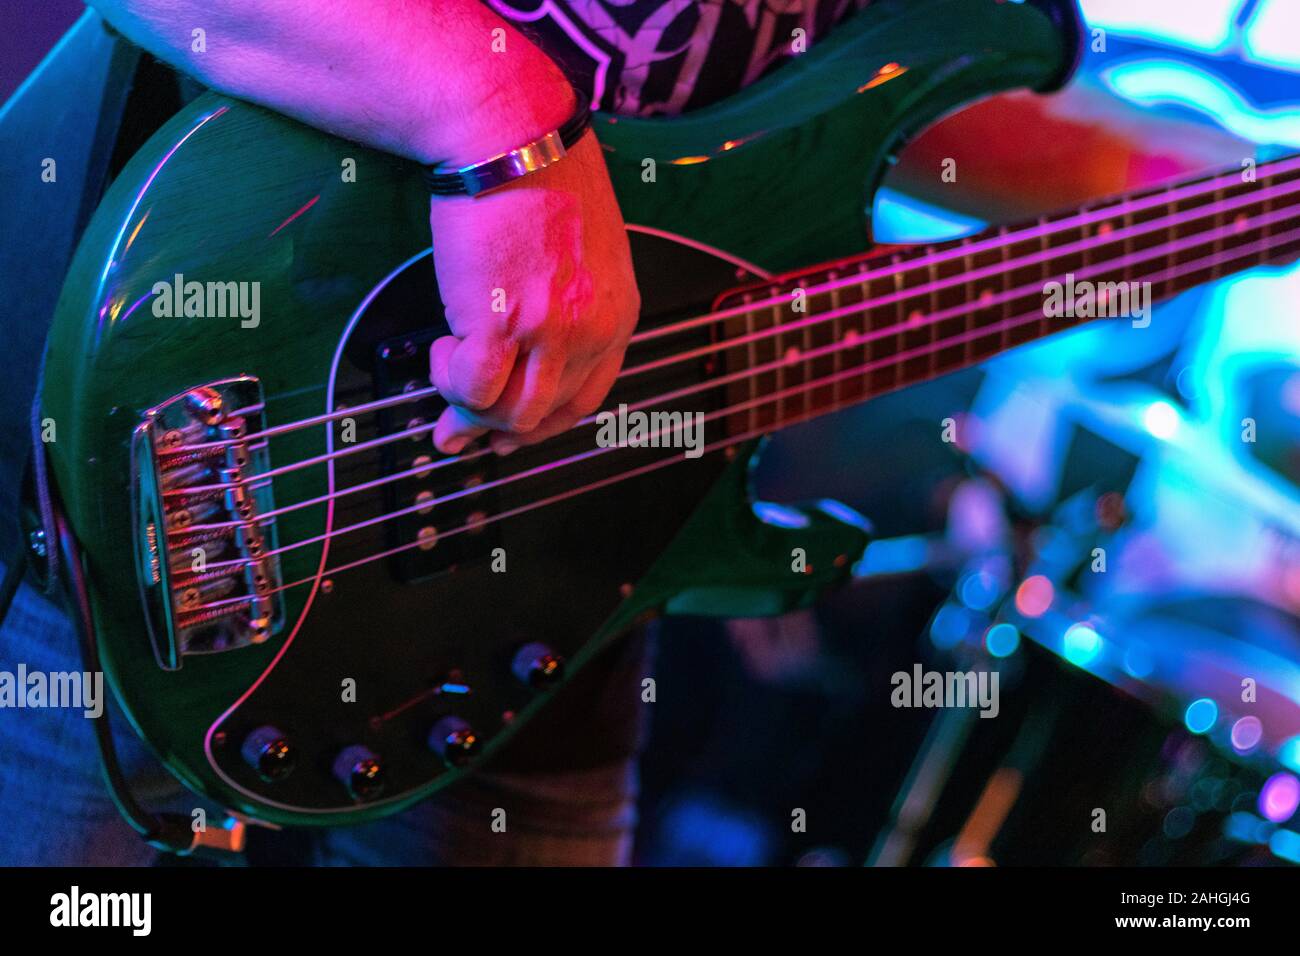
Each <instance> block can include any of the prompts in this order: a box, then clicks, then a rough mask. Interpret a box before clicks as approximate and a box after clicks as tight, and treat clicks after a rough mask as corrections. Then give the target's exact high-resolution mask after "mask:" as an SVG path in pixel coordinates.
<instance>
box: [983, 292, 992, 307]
mask: <svg viewBox="0 0 1300 956" xmlns="http://www.w3.org/2000/svg"><path fill="white" fill-rule="evenodd" d="M992 302H993V290H992V289H985V290H984V291H983V292H981V293H980V305H981V306H985V307H987V306H988V305H989V304H991V303H992Z"/></svg>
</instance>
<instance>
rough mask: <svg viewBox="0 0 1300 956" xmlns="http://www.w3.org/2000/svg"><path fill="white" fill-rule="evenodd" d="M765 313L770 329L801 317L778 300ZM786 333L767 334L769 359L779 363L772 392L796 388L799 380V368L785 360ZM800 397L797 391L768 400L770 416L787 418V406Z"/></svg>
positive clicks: (776, 292)
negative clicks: (770, 349) (769, 343)
mask: <svg viewBox="0 0 1300 956" xmlns="http://www.w3.org/2000/svg"><path fill="white" fill-rule="evenodd" d="M794 289H795V286H791V287H790V288H778V287H776V286H773V287H772V289H771V290H770V291H769V294H770V295H771V296H772V297H776V296H779V295H788V294H791V293H793V292H794ZM805 301H806V300H805ZM767 313H768V321H770V322H771V325H770V326H769V328H772V329H781V328H782V327H783V326H784V325H785V324H786V322H792V321H796V320H797V319H801V318H803V316H802V315H799V314H798V313H795V312H793V311H792V310H790V309H788V308H787V307H785V306H784V305H783V304H782V303H779V302H774V303H773V304H772V305H770V306H769V307H768V309H767ZM786 334H787V333H786V332H784V331H778V332H777V333H776V334H775V335H772V336H769V341H771V343H772V359H771V360H772V361H778V362H779V364H778V365H777V367H776V373H775V375H774V378H775V381H774V382H773V383H772V387H773V389H774V392H773V394H780V393H782V392H784V391H785V390H786V389H787V388H797V387H798V386H799V384H800V382H801V378H800V376H799V370H798V369H797V368H796V367H794V364H793V363H791V362H788V361H786V359H787V358H788V356H789V349H790V346H789V345H788V344H787V342H786ZM759 361H760V362H761V363H762V362H765V360H763V359H761V358H760V359H759ZM802 399H803V396H802V395H801V394H798V393H796V394H793V395H782V396H781V397H780V398H778V399H777V400H776V401H774V402H769V403H768V407H769V408H770V409H771V412H772V416H773V417H774V418H775V420H776V421H778V422H783V421H786V420H787V409H788V407H789V406H790V405H796V406H797V405H799V404H800V403H801V402H802ZM796 414H797V413H796Z"/></svg>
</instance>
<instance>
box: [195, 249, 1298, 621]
mask: <svg viewBox="0 0 1300 956" xmlns="http://www.w3.org/2000/svg"><path fill="white" fill-rule="evenodd" d="M1296 241H1300V228H1297V229H1293V230H1291V231H1289V232H1286V233H1282V234H1279V235H1277V236H1271V237H1268V238H1265V239H1261V240H1259V241H1257V242H1255V243H1252V244H1250V245H1249V246H1240V247H1237V248H1235V249H1233V250H1230V252H1231V254H1228V255H1225V254H1223V253H1215V254H1213V255H1211V256H1206V257H1202V258H1201V259H1197V260H1194V261H1192V262H1189V263H1181V264H1179V265H1177V266H1174V267H1170V268H1168V269H1165V270H1162V271H1161V272H1159V273H1156V274H1154V275H1153V276H1152V277H1151V278H1150V280H1148V281H1151V282H1153V283H1154V282H1164V281H1167V280H1169V279H1173V278H1178V277H1180V276H1182V275H1187V274H1193V273H1196V272H1200V271H1203V270H1205V269H1206V268H1207V265H1206V264H1207V263H1209V264H1211V265H1213V264H1222V263H1223V262H1225V261H1232V260H1235V259H1238V258H1241V257H1242V256H1248V255H1253V254H1255V253H1256V252H1258V251H1268V250H1272V249H1276V248H1278V247H1280V246H1284V245H1286V244H1288V243H1291V242H1296ZM1041 321H1043V315H1042V310H1041V309H1036V310H1033V311H1031V312H1026V313H1022V314H1021V315H1018V316H1015V317H1013V318H1011V319H1006V320H1003V321H1002V322H999V323H996V324H994V325H991V326H986V327H981V328H977V329H971V330H967V331H965V332H963V333H962V334H960V335H957V336H952V337H949V338H946V339H940V340H937V341H935V342H931V343H927V344H926V345H924V346H917V347H916V348H913V349H911V350H908V351H906V352H902V353H898V354H896V355H891V356H886V357H883V358H881V359H878V360H875V361H873V362H868V363H864V364H863V365H859V366H854V367H852V368H849V369H845V370H842V371H840V372H837V373H835V374H833V375H829V376H823V377H822V378H819V379H814V380H812V381H810V382H804V383H801V384H800V385H797V386H793V387H791V388H787V389H784V390H782V391H780V392H776V393H772V394H770V395H766V396H760V397H757V398H754V399H750V400H748V401H746V402H741V403H738V404H736V405H731V406H727V407H724V408H722V409H718V410H716V411H714V412H710V413H707V414H706V415H705V416H704V418H705V420H709V419H716V418H719V417H725V416H728V415H734V414H738V413H739V412H741V411H745V410H748V409H749V408H753V407H759V406H762V405H765V404H770V403H772V402H779V401H784V400H785V399H787V398H789V397H791V396H793V395H796V394H803V393H805V392H809V391H815V390H817V389H822V388H826V387H829V386H831V385H833V384H835V383H836V382H838V381H841V380H843V379H846V378H851V377H858V376H861V375H863V374H866V373H868V372H872V371H877V370H880V369H882V368H890V367H897V366H900V365H902V364H904V363H905V362H908V361H912V360H915V359H917V358H920V357H923V356H926V355H930V354H932V353H934V352H937V351H942V350H944V349H948V348H953V347H954V346H956V345H958V344H963V343H965V342H967V341H971V340H974V339H979V338H985V337H988V336H990V335H993V334H998V335H1001V333H1002V332H1004V331H1009V330H1011V329H1013V328H1017V327H1020V326H1024V325H1027V324H1030V323H1033V322H1041ZM1061 331H1065V329H1062V330H1061ZM983 360H984V357H981V358H972V359H971V360H970V362H969V363H966V364H973V363H978V362H979V361H983ZM959 367H962V366H954V367H953V368H952V369H950V370H949V371H956V370H957V368H959ZM907 384H910V383H907V382H894V383H892V384H891V385H890V386H888V387H886V388H884V389H882V390H881V391H880V392H879V393H874V394H872V395H871V396H869V397H875V395H876V394H884V393H885V392H887V391H890V390H893V389H895V388H902V387H905V386H906V385H907ZM866 397H868V396H865V395H864V396H858V397H856V398H855V399H853V400H852V401H849V402H832V403H831V404H829V405H827V406H823V407H818V408H815V409H811V410H810V411H808V412H806V413H803V414H801V415H798V416H795V417H793V418H786V419H783V420H781V421H780V422H779V423H774V424H771V425H766V426H761V427H759V428H755V429H751V430H749V431H747V432H744V433H741V434H739V435H736V436H729V437H728V438H727V439H724V440H722V441H720V442H714V443H712V444H710V445H707V446H704V449H703V452H702V454H707V453H710V452H713V451H717V450H720V449H722V448H725V447H729V446H730V445H734V444H738V443H741V442H744V441H749V440H750V439H752V438H756V437H759V436H761V435H764V434H766V433H768V432H770V431H772V430H774V429H776V428H782V427H786V426H788V425H793V424H798V423H802V422H804V421H808V420H811V419H812V418H816V417H819V416H821V415H824V414H829V413H831V412H834V411H838V410H840V409H841V408H844V407H847V406H848V405H851V404H855V403H857V402H859V401H862V400H863V399H865V398H866ZM683 424H684V423H683ZM683 424H679V425H676V426H674V427H673V428H672V429H670V430H669V431H670V432H676V431H679V430H680V429H681V428H682V427H683ZM661 434H663V433H662V432H660V431H656V432H655V434H654V436H652V437H654V438H657V437H659V436H660V435H661ZM628 447H641V446H628V445H616V446H611V447H607V448H599V449H594V450H592V451H588V452H584V453H581V454H580V455H577V456H572V457H570V458H568V459H561V460H559V461H555V462H551V463H548V464H547V465H545V466H540V467H538V468H534V469H530V470H528V471H525V472H519V473H515V474H512V475H509V476H506V477H504V478H501V479H497V480H496V481H494V482H487V483H484V484H482V485H478V486H475V487H473V488H470V489H464V490H462V491H460V492H456V493H453V494H451V495H448V496H445V497H443V498H440V499H436V500H432V499H431V500H430V501H427V502H421V503H418V504H416V505H411V506H408V507H406V508H403V509H400V510H398V511H395V512H390V513H387V514H384V515H379V516H376V517H375V518H371V519H367V520H366V521H363V522H358V523H356V524H353V525H348V526H346V527H343V528H339V529H336V530H334V531H331V532H327V533H325V534H322V535H317V536H315V537H313V538H309V539H305V540H303V541H297V542H293V543H291V544H289V545H284V546H282V547H280V548H277V549H274V550H271V551H268V552H267V553H266V555H264V557H271V556H278V555H280V554H284V553H287V552H289V551H293V550H297V549H299V548H302V547H308V546H311V545H314V544H321V543H324V542H325V541H327V540H331V539H333V538H335V537H338V536H341V535H343V534H348V533H352V532H354V531H358V530H362V529H364V528H367V527H373V526H375V525H379V524H383V523H386V522H388V521H391V520H393V519H395V518H399V517H404V516H406V515H410V514H417V513H427V512H429V511H431V510H432V509H433V508H434V507H436V505H437V504H439V503H446V502H448V501H451V500H455V499H457V498H460V497H464V496H466V495H470V494H475V493H480V492H482V491H487V490H491V489H492V488H493V487H496V486H500V485H502V484H508V483H511V482H513V481H516V480H520V479H522V478H525V477H532V476H534V475H536V474H538V473H545V472H549V471H551V470H553V469H555V468H557V467H561V466H563V465H566V464H572V463H575V462H577V461H580V460H585V459H588V458H591V457H594V456H595V455H600V454H605V453H607V452H613V451H617V450H620V449H624V448H628ZM685 460H688V459H686V458H684V457H683V456H680V455H676V454H674V455H671V456H667V457H666V458H664V459H660V460H659V461H657V462H652V463H650V464H648V465H644V466H639V467H638V468H634V469H631V470H628V471H624V472H619V473H617V474H615V475H611V476H608V477H607V478H604V479H600V480H598V481H595V482H591V483H589V484H587V485H582V486H578V487H576V488H572V489H568V490H566V491H564V492H561V493H558V494H557V495H552V496H550V497H548V498H544V499H540V500H536V501H532V502H528V503H525V504H523V505H519V506H517V507H515V508H513V509H509V510H507V511H503V512H496V513H494V514H490V515H484V516H482V517H481V518H478V519H476V520H474V521H472V522H469V523H467V524H464V525H460V526H458V527H456V528H452V529H449V530H447V531H441V532H437V533H436V537H435V539H434V543H435V544H436V542H437V541H439V540H442V539H444V538H447V537H451V536H453V535H455V534H460V533H464V532H466V531H474V530H478V529H480V528H482V527H484V526H485V525H487V524H491V523H494V522H496V521H500V520H503V519H504V518H508V517H514V516H516V515H518V514H522V513H524V512H527V511H531V510H534V509H535V508H540V507H544V506H545V505H547V504H552V503H555V502H557V501H561V500H565V499H567V498H570V497H574V496H576V495H578V494H583V493H585V492H587V491H592V490H596V489H598V488H601V487H605V486H607V485H610V484H614V483H617V482H619V481H624V480H627V479H629V478H632V477H636V476H637V475H640V474H645V473H646V472H648V471H653V470H655V469H657V468H659V467H666V466H667V465H669V464H673V463H674V462H679V461H685ZM423 544H425V542H422V541H420V540H416V541H411V542H406V543H405V544H403V545H399V546H397V547H396V548H393V549H389V550H387V551H383V552H379V553H375V554H371V555H368V556H365V557H363V558H360V559H357V560H355V561H352V562H349V563H347V564H345V565H341V566H338V567H334V568H330V569H327V570H325V571H323V572H321V575H319V576H324V575H329V574H336V573H339V572H340V571H343V570H349V569H351V568H353V567H357V566H360V565H363V564H367V563H370V562H371V561H376V560H380V559H382V558H385V557H389V556H391V555H393V554H397V553H401V552H403V551H406V550H410V549H412V548H417V547H421V546H422V545H423ZM248 563H251V562H249V561H247V560H241V561H236V562H225V563H223V564H220V565H211V566H209V568H208V570H212V569H213V568H220V567H223V566H224V567H230V566H240V565H243V564H248ZM317 577H318V576H317V575H313V576H311V577H309V578H303V579H301V580H299V581H294V582H292V583H290V584H282V585H280V586H278V587H276V588H273V589H270V590H268V591H267V592H265V593H266V594H274V593H277V592H279V591H283V590H288V589H289V588H292V587H298V586H301V585H302V584H305V583H309V582H311V581H314V580H316V578H317ZM177 586H183V584H182V585H177ZM248 600H249V597H248V596H247V595H244V596H238V597H234V598H227V599H222V600H218V601H213V602H208V603H205V604H203V605H200V606H197V607H195V608H192V609H187V612H186V613H199V612H201V611H209V610H212V609H214V608H219V607H222V606H227V605H237V604H242V603H246V602H247V601H248Z"/></svg>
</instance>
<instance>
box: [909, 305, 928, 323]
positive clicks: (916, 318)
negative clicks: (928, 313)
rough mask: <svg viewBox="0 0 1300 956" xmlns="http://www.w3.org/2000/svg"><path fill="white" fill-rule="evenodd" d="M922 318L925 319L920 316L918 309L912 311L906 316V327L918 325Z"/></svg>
mask: <svg viewBox="0 0 1300 956" xmlns="http://www.w3.org/2000/svg"><path fill="white" fill-rule="evenodd" d="M924 318H925V315H924V314H922V312H921V310H920V309H915V310H913V311H912V313H911V314H910V315H908V317H907V324H908V325H920V324H921V322H922V320H923V319H924Z"/></svg>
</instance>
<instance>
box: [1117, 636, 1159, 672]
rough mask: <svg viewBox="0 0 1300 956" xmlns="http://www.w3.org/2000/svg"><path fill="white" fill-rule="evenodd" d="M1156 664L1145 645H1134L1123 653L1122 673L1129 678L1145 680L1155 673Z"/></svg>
mask: <svg viewBox="0 0 1300 956" xmlns="http://www.w3.org/2000/svg"><path fill="white" fill-rule="evenodd" d="M1155 669H1156V662H1155V659H1154V658H1153V657H1152V656H1151V649H1150V648H1148V647H1147V646H1146V645H1145V644H1134V645H1133V646H1132V647H1130V648H1129V649H1128V650H1127V651H1125V652H1124V671H1125V672H1126V673H1127V674H1128V675H1129V676H1130V677H1136V678H1137V679H1138V680H1145V679H1146V678H1148V677H1150V676H1151V675H1152V674H1153V673H1155Z"/></svg>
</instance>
